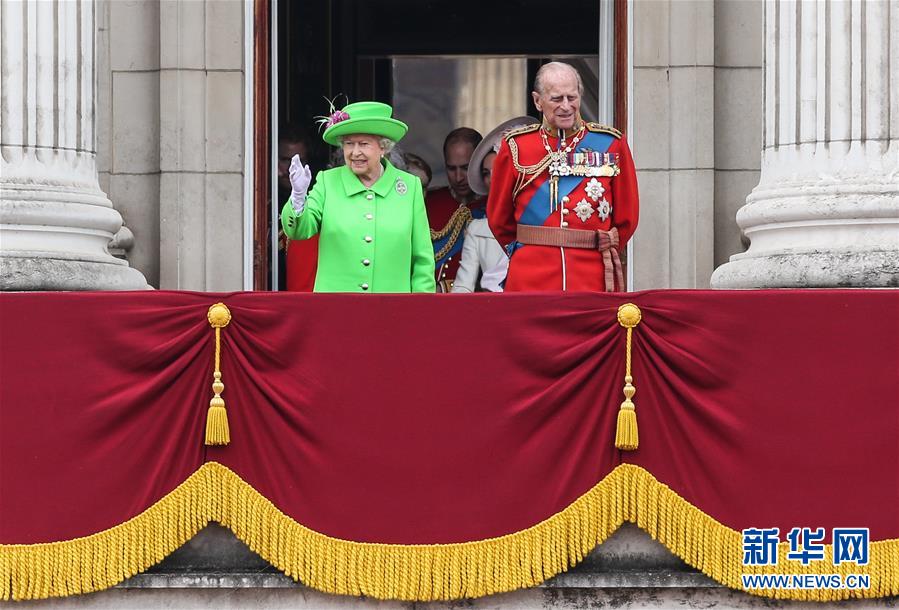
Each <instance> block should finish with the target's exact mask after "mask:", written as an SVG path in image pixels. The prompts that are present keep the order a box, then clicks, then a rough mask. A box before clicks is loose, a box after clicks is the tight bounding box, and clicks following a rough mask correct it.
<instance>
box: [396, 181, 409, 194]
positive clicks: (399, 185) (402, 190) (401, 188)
mask: <svg viewBox="0 0 899 610" xmlns="http://www.w3.org/2000/svg"><path fill="white" fill-rule="evenodd" d="M408 190H409V188H408V187H407V186H406V183H405V182H403V179H402V178H397V179H396V192H397V193H399V194H400V195H405V194H406V192H407V191H408Z"/></svg>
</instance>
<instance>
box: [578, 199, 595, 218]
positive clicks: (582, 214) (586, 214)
mask: <svg viewBox="0 0 899 610" xmlns="http://www.w3.org/2000/svg"><path fill="white" fill-rule="evenodd" d="M574 213H575V214H577V217H578V218H580V219H581V222H587V219H588V218H590V217H591V216H593V206H592V205H590V204H589V203H588V202H587V200H586V199H581V200H580V202H578V204H577V205H576V206H574Z"/></svg>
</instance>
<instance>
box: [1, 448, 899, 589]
mask: <svg viewBox="0 0 899 610" xmlns="http://www.w3.org/2000/svg"><path fill="white" fill-rule="evenodd" d="M209 521H217V522H219V523H221V524H222V525H224V526H226V527H228V528H230V529H231V531H233V532H234V534H235V535H236V536H237V537H238V538H240V539H241V540H243V541H244V542H245V543H246V544H247V545H248V546H249V547H250V548H251V549H252V550H253V551H255V552H256V553H258V554H259V555H260V556H262V557H263V558H265V559H266V560H268V561H269V562H271V563H272V564H273V565H274V566H276V567H277V568H278V569H280V570H282V571H283V572H284V573H285V574H287V575H288V576H291V577H292V578H294V579H297V580H300V581H302V582H303V583H304V584H306V585H308V586H310V587H313V588H315V589H318V590H320V591H325V592H327V593H336V594H342V595H366V596H369V597H374V598H378V599H399V600H407V601H433V600H450V599H459V598H470V597H481V596H484V595H490V594H493V593H500V592H504V591H511V590H514V589H520V588H523V587H531V586H534V585H537V584H539V583H541V582H543V581H544V580H546V579H548V578H550V577H552V576H555V575H556V574H558V573H560V572H563V571H565V570H567V569H568V568H569V567H571V566H574V565H575V564H577V563H578V562H580V561H581V560H582V559H583V558H584V556H585V555H586V554H587V553H589V552H590V551H591V550H592V549H593V548H594V547H595V546H596V545H597V544H600V543H601V542H603V541H604V540H605V539H606V538H608V537H609V536H610V535H611V534H612V533H613V532H614V531H615V530H616V529H618V527H619V526H620V525H621V524H622V523H623V522H625V521H629V522H633V523H636V524H637V525H638V526H639V527H640V528H641V529H643V530H645V531H646V532H648V533H649V534H650V535H651V536H652V537H653V538H655V539H656V540H658V541H659V542H661V543H662V544H664V545H665V546H666V547H667V548H668V549H670V550H671V551H672V552H673V553H674V554H675V555H677V556H678V557H680V558H681V559H683V560H684V561H686V562H687V563H688V564H690V565H692V566H694V567H696V568H697V569H699V570H701V571H702V572H704V573H705V574H707V575H708V576H710V577H711V578H713V579H714V580H716V581H718V582H720V583H722V584H724V585H726V586H728V587H731V588H735V589H740V588H741V579H740V577H741V574H743V573H747V574H748V573H759V574H842V575H844V576H845V575H846V574H850V573H854V574H869V575H870V577H871V588H870V589H867V590H851V591H850V590H764V591H762V590H757V591H752V593H753V594H756V595H763V596H766V597H775V598H779V599H801V600H812V601H832V600H838V599H846V598H849V597H860V598H874V597H884V596H889V595H896V594H899V539H892V540H882V541H876V542H872V543H871V547H870V562H869V564H868V565H867V566H855V565H854V564H852V565H848V564H843V565H840V566H833V565H832V563H831V561H830V559H831V552H832V549H831V547H830V546H829V545H828V546H827V547H826V549H827V550H826V559H825V561H822V562H816V563H813V564H810V565H809V566H802V564H801V563H798V562H793V561H781V562H780V563H779V565H777V566H774V567H765V568H755V567H750V566H743V565H742V535H741V533H740V532H738V531H735V530H733V529H730V528H728V527H726V526H724V525H722V524H721V523H719V522H718V521H716V520H715V519H713V518H711V517H709V516H708V515H706V514H705V513H703V512H702V511H701V510H699V509H698V508H696V507H694V506H692V505H691V504H689V503H688V502H687V501H686V500H684V499H683V498H682V497H680V496H679V495H677V494H676V493H675V492H674V491H672V490H671V489H670V488H669V487H668V486H666V485H663V484H662V483H660V482H659V481H657V480H656V479H655V477H653V476H652V475H651V474H650V473H649V472H647V471H646V470H644V469H643V468H640V467H639V466H634V465H631V464H622V465H619V466H618V467H616V468H615V469H614V470H613V471H612V472H611V473H609V475H608V476H606V477H605V478H604V479H603V480H602V481H600V482H599V483H597V484H596V485H595V486H594V487H593V488H592V489H590V490H589V491H588V492H586V493H585V494H584V495H582V496H581V497H580V498H578V499H577V500H575V501H574V502H573V503H572V504H571V505H569V506H568V507H567V508H565V509H564V510H562V511H561V512H559V513H557V514H555V515H553V516H552V517H550V518H548V519H546V520H545V521H542V522H541V523H538V524H537V525H534V526H532V527H530V528H527V529H525V530H522V531H520V532H515V533H513V534H508V535H506V536H501V537H498V538H490V539H487V540H479V541H475V542H464V543H457V544H433V545H400V544H375V543H363V542H352V541H348V540H341V539H338V538H332V537H329V536H325V535H324V534H320V533H318V532H315V531H312V530H310V529H309V528H306V527H304V526H303V525H301V524H299V523H297V522H296V521H294V520H293V519H291V518H290V517H288V516H287V515H285V514H284V513H282V512H281V511H280V510H278V509H277V508H276V507H275V506H274V504H272V503H271V502H270V501H269V500H268V499H266V498H265V497H264V496H262V495H261V494H260V493H259V492H258V491H256V490H255V489H253V488H252V487H251V486H250V485H249V484H248V483H246V482H245V481H243V480H242V479H241V478H240V477H238V476H237V475H236V474H235V473H234V472H233V471H231V470H230V469H228V468H227V467H225V466H222V465H221V464H218V463H216V462H209V463H207V464H204V465H203V466H202V467H200V468H199V469H198V470H197V471H196V472H195V473H194V474H192V475H191V476H190V477H189V478H188V479H187V480H186V481H185V482H184V483H182V484H181V485H179V486H178V487H177V488H175V489H174V490H173V491H172V492H171V493H169V494H168V495H166V496H165V497H164V498H162V499H161V500H159V502H157V503H156V504H154V505H153V506H151V507H150V508H148V509H147V510H146V511H144V512H143V513H141V514H140V515H138V516H136V517H134V518H133V519H130V520H129V521H126V522H125V523H122V524H121V525H117V526H115V527H113V528H110V529H108V530H105V531H103V532H99V533H97V534H93V535H91V536H86V537H84V538H77V539H74V540H67V541H63V542H52V543H45V544H32V545H0V599H9V598H10V597H11V598H13V599H40V598H46V597H54V596H65V595H75V594H79V593H88V592H91V591H99V590H102V589H107V588H109V587H112V586H113V585H116V584H118V583H119V582H121V581H122V580H124V579H126V578H128V577H130V576H132V575H134V574H136V573H138V572H141V571H143V570H146V569H147V568H148V567H150V566H151V565H153V564H155V563H158V562H159V561H161V560H162V559H163V558H164V557H165V556H166V555H168V554H169V553H171V552H172V551H174V550H175V549H176V548H178V547H179V546H181V545H182V544H184V543H185V542H187V541H188V540H189V539H190V538H192V537H193V536H194V535H195V534H196V533H197V532H198V531H199V530H200V529H201V528H202V527H203V526H205V525H206V523H208V522H209ZM779 550H780V556H781V557H784V556H785V555H786V552H787V550H788V546H787V544H786V543H781V548H780V549H779Z"/></svg>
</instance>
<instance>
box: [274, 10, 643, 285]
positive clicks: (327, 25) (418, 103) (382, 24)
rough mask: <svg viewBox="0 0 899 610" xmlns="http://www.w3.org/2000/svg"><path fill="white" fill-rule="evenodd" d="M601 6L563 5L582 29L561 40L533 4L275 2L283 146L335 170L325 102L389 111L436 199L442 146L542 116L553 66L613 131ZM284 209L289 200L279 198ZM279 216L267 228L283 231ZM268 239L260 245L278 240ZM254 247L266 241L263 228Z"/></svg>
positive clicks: (569, 29)
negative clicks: (299, 145) (321, 125)
mask: <svg viewBox="0 0 899 610" xmlns="http://www.w3.org/2000/svg"><path fill="white" fill-rule="evenodd" d="M625 1H626V0H622V1H621V4H622V5H623V4H624V3H625ZM603 3H605V4H607V5H611V4H612V3H613V0H603V1H602V2H597V1H596V0H572V1H571V2H568V3H566V6H565V15H577V19H576V20H566V22H565V26H564V27H560V28H554V27H551V22H550V21H549V20H548V18H547V14H546V10H547V5H546V3H545V1H536V0H514V1H509V2H504V3H487V2H484V1H483V0H454V1H451V2H447V1H439V0H368V1H366V2H356V1H354V0H304V1H303V2H277V3H276V4H274V6H273V8H274V14H273V15H272V17H271V18H272V21H273V25H274V26H275V29H276V32H277V37H276V39H275V40H273V46H274V49H273V53H274V54H276V58H275V62H274V63H275V65H276V66H277V73H276V75H275V74H273V83H272V96H273V100H272V101H273V102H274V101H276V105H275V104H273V111H275V112H276V113H277V119H278V120H277V123H278V125H279V134H285V133H287V132H288V131H290V130H293V131H294V132H295V133H296V132H297V131H298V130H299V131H300V132H304V131H305V132H306V134H307V135H308V136H309V150H308V162H309V164H310V166H311V167H312V169H313V173H314V172H316V171H318V170H321V169H325V168H326V167H327V166H328V163H329V153H330V151H329V150H328V147H327V146H326V145H325V144H324V143H323V142H322V141H321V138H320V136H319V134H318V132H317V130H316V127H315V117H316V116H320V115H325V114H327V113H328V111H329V106H328V100H334V103H335V105H337V106H338V107H340V106H342V105H344V104H345V103H347V101H349V102H353V101H359V100H365V99H369V100H376V101H381V102H385V103H388V104H390V105H392V106H393V107H394V116H396V117H397V118H399V119H401V120H403V121H404V122H406V123H407V124H408V125H409V127H410V129H409V134H408V135H407V136H406V138H405V139H404V141H403V143H402V147H403V149H404V150H405V151H406V152H412V153H415V154H417V155H419V156H420V157H422V158H424V159H425V161H426V162H427V163H428V164H429V165H430V167H431V168H432V169H433V172H434V179H433V181H432V183H431V187H432V188H434V187H439V186H441V185H443V184H446V181H445V172H444V169H443V156H442V145H443V139H444V137H445V136H446V134H447V133H448V132H449V131H450V130H452V129H454V128H456V127H460V126H468V127H472V128H474V129H476V130H478V131H480V132H481V133H482V134H483V133H486V132H488V131H490V129H492V128H493V127H494V126H495V125H497V124H499V123H501V122H502V121H504V120H506V119H508V118H511V117H514V116H518V115H522V114H530V115H532V116H536V111H535V109H534V107H533V104H532V103H531V99H530V91H531V88H532V83H533V79H534V75H535V73H536V71H537V69H538V68H539V67H540V66H541V65H542V64H544V63H546V62H548V61H553V60H560V61H565V62H568V63H570V64H571V65H573V66H574V67H575V68H576V69H577V70H578V72H579V73H580V74H581V77H582V79H583V81H584V86H585V95H584V100H583V103H582V106H581V111H582V114H583V115H584V118H585V119H587V120H597V119H599V120H601V121H603V120H606V121H607V120H609V117H603V116H599V114H598V113H599V108H600V107H603V106H605V107H609V105H610V100H612V99H614V98H615V97H616V92H615V91H613V90H612V88H610V87H608V86H603V82H602V76H601V72H602V64H603V60H607V63H610V64H614V58H608V57H601V56H600V49H601V48H602V49H604V50H606V51H605V54H610V53H611V54H615V53H616V50H615V49H616V44H615V40H601V38H602V37H603V35H604V34H603V33H604V32H606V33H607V34H605V35H606V37H607V38H608V37H609V36H611V35H612V34H613V33H614V32H615V31H616V29H614V28H612V27H608V26H609V25H610V24H606V26H607V27H605V28H603V27H601V24H600V16H601V13H603V15H604V16H605V15H610V14H611V13H610V12H604V11H601V10H600V7H601V5H602V4H603ZM615 4H616V5H617V4H618V2H617V0H616V1H615ZM616 21H617V20H616ZM616 72H617V70H616ZM616 80H617V79H616ZM606 82H608V81H606ZM275 109H276V110H275ZM276 168H277V160H273V162H272V169H273V170H274V169H276ZM273 194H274V193H273ZM287 195H289V191H288V192H287ZM282 198H283V199H285V200H286V197H285V196H284V193H279V194H278V195H277V197H276V199H282ZM280 203H283V201H280ZM257 205H258V202H257ZM276 207H280V206H276ZM276 214H277V213H276V210H275V211H273V212H272V213H271V225H275V226H276V225H277V215H276ZM271 225H270V226H271ZM268 228H270V227H267V228H266V229H265V237H263V239H266V238H267V237H268V236H271V235H272V234H271V233H270V232H269V231H268ZM256 235H257V236H260V235H262V231H261V228H260V227H257V228H256ZM257 238H258V237H257ZM268 250H269V261H268V263H269V264H268V265H267V267H268V274H267V275H268V276H269V278H268V282H267V285H268V288H270V289H283V288H284V287H285V273H284V269H283V267H284V265H285V258H284V257H283V256H282V257H281V258H280V260H278V257H277V256H273V255H272V254H271V252H272V250H273V249H272V248H271V247H269V248H268ZM276 270H277V271H280V273H277V271H276Z"/></svg>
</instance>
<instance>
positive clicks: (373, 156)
mask: <svg viewBox="0 0 899 610" xmlns="http://www.w3.org/2000/svg"><path fill="white" fill-rule="evenodd" d="M383 155H384V148H383V147H382V146H381V143H380V141H379V138H378V136H373V135H371V134H367V133H357V134H353V135H351V136H345V137H344V138H343V158H344V161H346V166H347V167H349V168H350V170H352V172H353V173H354V174H356V175H357V176H368V177H374V176H377V175H379V174H380V172H381V170H380V169H379V167H378V166H379V165H380V164H381V157H382V156H383Z"/></svg>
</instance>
